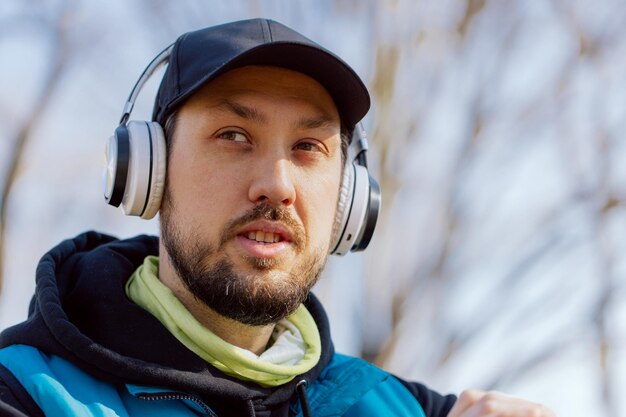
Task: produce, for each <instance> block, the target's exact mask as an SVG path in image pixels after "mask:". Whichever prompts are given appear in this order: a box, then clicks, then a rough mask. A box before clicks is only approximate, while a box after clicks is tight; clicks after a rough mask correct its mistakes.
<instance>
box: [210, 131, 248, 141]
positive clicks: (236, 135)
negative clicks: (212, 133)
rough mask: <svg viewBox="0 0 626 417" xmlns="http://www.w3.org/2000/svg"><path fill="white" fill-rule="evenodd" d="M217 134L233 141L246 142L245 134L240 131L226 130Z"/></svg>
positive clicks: (221, 137)
mask: <svg viewBox="0 0 626 417" xmlns="http://www.w3.org/2000/svg"><path fill="white" fill-rule="evenodd" d="M217 136H218V137H219V138H220V139H225V140H232V141H233V142H247V141H248V138H246V135H244V134H243V133H241V132H233V131H228V132H222V133H220V134H219V135H217Z"/></svg>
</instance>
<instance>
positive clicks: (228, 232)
mask: <svg viewBox="0 0 626 417" xmlns="http://www.w3.org/2000/svg"><path fill="white" fill-rule="evenodd" d="M256 220H269V221H274V222H280V223H282V224H283V225H284V226H286V227H287V228H288V229H289V232H290V233H291V243H292V244H293V245H294V246H295V247H296V249H302V248H303V247H304V242H305V233H304V228H303V227H302V226H301V225H300V223H298V222H297V221H296V220H295V219H294V217H293V215H292V214H291V212H290V211H289V209H287V208H285V207H276V206H273V205H271V204H269V203H260V204H259V205H257V206H254V208H252V209H251V210H250V211H248V212H247V213H245V214H243V215H242V216H240V217H238V218H236V219H233V220H231V221H230V222H228V224H226V226H225V227H224V233H222V240H221V241H220V246H223V245H224V244H225V243H226V242H228V241H229V240H231V239H233V238H235V237H236V236H237V234H238V230H239V229H241V228H242V227H243V226H245V225H246V224H248V223H251V222H253V221H256Z"/></svg>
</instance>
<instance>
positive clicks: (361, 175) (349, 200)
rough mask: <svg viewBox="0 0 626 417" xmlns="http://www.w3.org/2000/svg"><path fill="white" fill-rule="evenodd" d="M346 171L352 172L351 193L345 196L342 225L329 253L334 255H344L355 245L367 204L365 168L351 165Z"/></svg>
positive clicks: (367, 191)
mask: <svg viewBox="0 0 626 417" xmlns="http://www.w3.org/2000/svg"><path fill="white" fill-rule="evenodd" d="M346 170H351V171H352V180H351V181H350V182H351V184H352V187H351V192H350V193H349V194H348V195H346V201H345V203H344V204H345V207H343V213H342V217H343V220H342V225H340V229H339V232H338V235H337V236H338V237H337V240H336V242H337V243H336V246H335V247H334V249H333V250H332V251H331V254H334V255H345V254H346V253H348V252H349V251H350V250H351V249H352V248H353V246H354V245H355V243H356V241H357V238H358V237H359V236H360V235H361V228H362V227H363V222H364V220H365V215H366V213H367V208H368V202H369V191H370V186H369V175H368V173H367V168H365V167H364V166H361V165H357V164H355V163H351V164H350V165H349V166H348V167H347V168H346Z"/></svg>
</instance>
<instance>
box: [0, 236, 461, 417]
mask: <svg viewBox="0 0 626 417" xmlns="http://www.w3.org/2000/svg"><path fill="white" fill-rule="evenodd" d="M157 251H158V241H157V239H156V238H154V237H148V236H139V237H137V238H133V239H129V240H125V241H120V240H117V239H114V238H112V237H109V236H105V235H102V234H98V233H94V232H89V233H85V234H83V235H80V236H78V237H76V238H75V239H72V240H67V241H64V242H62V243H61V244H60V245H58V246H57V247H56V248H54V249H53V250H51V251H50V252H49V253H48V254H46V255H45V256H44V257H43V258H42V261H41V262H40V264H39V267H38V269H37V287H36V292H35V296H34V298H33V301H32V302H31V305H30V309H29V318H28V320H27V321H25V322H24V323H21V324H18V325H17V326H14V327H12V328H9V329H7V330H5V331H4V332H2V334H0V348H1V349H0V415H3V416H4V415H10V416H24V415H29V416H41V415H46V416H65V415H67V416H142V415H146V416H148V415H149V416H197V415H209V416H240V415H241V416H257V417H261V416H267V417H270V416H292V415H302V414H303V411H304V410H303V408H302V405H303V404H308V405H309V407H310V415H311V416H340V415H343V416H368V415H372V416H374V415H376V416H417V417H445V416H446V415H447V413H448V411H449V409H450V408H451V407H452V405H453V403H454V401H455V398H454V397H453V396H445V397H444V396H440V395H439V394H437V393H435V392H433V391H430V390H428V389H427V388H426V387H424V386H423V385H421V384H417V383H409V382H406V381H403V380H401V379H399V378H396V377H394V376H392V375H390V374H389V373H387V372H384V371H383V370H381V369H379V368H376V367H375V366H373V365H370V364H368V363H367V362H365V361H362V360H360V359H357V358H351V357H347V356H344V355H339V354H336V353H335V352H334V349H333V346H332V341H331V339H330V332H329V325H328V320H327V318H326V315H325V313H324V311H323V309H322V307H321V305H320V304H319V302H318V301H317V300H316V299H315V298H314V297H313V296H310V297H309V299H308V300H307V301H306V303H305V304H306V306H307V308H308V309H309V311H310V312H311V314H312V315H313V317H314V318H315V320H316V323H317V325H318V328H319V330H320V336H321V339H322V357H321V359H320V361H319V363H318V364H317V365H316V366H315V367H314V368H313V369H312V370H310V371H309V372H307V373H306V374H303V375H300V376H298V377H297V378H295V379H294V380H293V381H291V382H289V383H287V384H284V385H281V386H279V387H274V388H263V387H260V386H258V385H257V384H255V383H251V382H243V381H240V380H237V379H234V378H232V377H229V376H227V375H225V374H223V373H221V372H220V371H219V370H217V369H215V368H214V367H212V366H211V365H209V364H208V363H206V362H205V361H203V360H202V359H201V358H199V357H197V356H196V355H195V354H193V352H191V351H189V350H188V349H186V348H185V347H184V346H183V345H182V344H180V343H179V342H178V340H177V339H176V338H175V337H173V336H172V335H171V334H170V333H169V332H168V331H167V330H166V329H165V328H164V327H163V326H162V325H161V324H160V323H159V322H158V320H156V319H155V318H154V317H153V316H151V315H150V314H149V313H147V312H145V311H144V310H143V309H141V308H140V307H138V306H136V305H135V304H134V303H132V301H130V300H128V299H127V297H126V295H125V293H124V284H125V282H126V280H127V279H128V278H129V277H130V276H131V274H132V272H133V271H134V270H135V269H136V268H137V267H138V266H139V265H140V264H141V262H142V261H143V259H144V258H145V256H147V255H150V254H156V253H157Z"/></svg>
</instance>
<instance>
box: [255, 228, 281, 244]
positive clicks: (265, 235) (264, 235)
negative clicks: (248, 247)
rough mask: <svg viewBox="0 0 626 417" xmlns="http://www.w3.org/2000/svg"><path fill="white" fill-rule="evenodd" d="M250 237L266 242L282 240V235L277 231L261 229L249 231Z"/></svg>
mask: <svg viewBox="0 0 626 417" xmlns="http://www.w3.org/2000/svg"><path fill="white" fill-rule="evenodd" d="M248 239H250V240H256V241H257V242H264V243H274V242H280V240H281V239H280V235H279V234H277V233H271V232H262V231H260V230H259V231H256V232H248Z"/></svg>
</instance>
